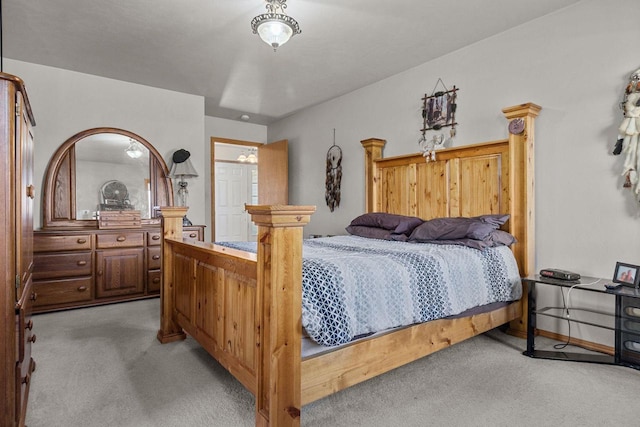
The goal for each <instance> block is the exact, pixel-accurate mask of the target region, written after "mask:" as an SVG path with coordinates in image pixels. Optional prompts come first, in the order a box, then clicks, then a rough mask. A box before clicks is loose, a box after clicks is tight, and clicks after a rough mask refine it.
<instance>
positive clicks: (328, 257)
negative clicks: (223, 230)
mask: <svg viewBox="0 0 640 427" xmlns="http://www.w3.org/2000/svg"><path fill="white" fill-rule="evenodd" d="M218 244H220V245H223V246H228V247H233V248H237V249H241V250H245V251H250V252H255V251H256V244H255V242H219V243H218ZM302 268H303V271H302V325H303V327H304V329H305V332H306V334H307V335H308V336H309V337H310V338H311V339H312V340H313V341H315V342H316V343H318V344H320V345H322V346H337V345H341V344H345V343H348V342H351V341H352V340H354V339H358V338H361V337H364V336H369V335H371V334H374V333H377V332H380V331H385V330H388V329H391V328H397V327H401V326H407V325H411V324H415V323H421V322H427V321H430V320H435V319H440V318H444V317H450V316H455V315H459V314H460V313H463V312H465V311H466V310H469V309H472V308H474V307H480V306H485V305H487V304H491V303H496V302H508V301H514V300H517V299H519V298H520V297H521V296H522V285H521V282H520V275H519V273H518V266H517V263H516V260H515V258H514V256H513V254H512V252H511V250H510V249H509V248H508V247H506V246H499V247H495V248H486V249H484V250H478V249H472V248H468V247H464V246H459V245H434V244H427V243H409V242H396V241H385V240H378V239H367V238H364V237H357V236H335V237H328V238H319V239H308V240H305V241H304V243H303V261H302Z"/></svg>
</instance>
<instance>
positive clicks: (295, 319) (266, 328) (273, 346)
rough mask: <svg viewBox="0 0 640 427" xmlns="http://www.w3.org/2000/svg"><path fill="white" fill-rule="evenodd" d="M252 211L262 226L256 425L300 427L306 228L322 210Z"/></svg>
mask: <svg viewBox="0 0 640 427" xmlns="http://www.w3.org/2000/svg"><path fill="white" fill-rule="evenodd" d="M246 210H247V212H249V214H250V215H251V220H252V221H253V222H255V223H256V225H257V226H258V274H257V281H258V283H257V286H256V288H257V293H258V296H257V305H258V307H257V310H258V318H259V324H260V332H259V341H258V342H259V347H258V365H257V372H256V376H257V387H256V425H257V426H273V427H275V426H278V427H280V426H283V427H299V426H300V409H301V408H302V399H301V394H302V392H301V388H302V372H301V363H302V360H301V359H302V357H301V352H302V232H303V227H304V226H305V225H306V224H308V223H309V220H310V219H311V214H313V213H314V212H315V210H316V208H315V206H288V205H287V206H285V205H275V206H265V205H262V206H249V205H247V206H246ZM272 260H277V261H278V262H271V261H272Z"/></svg>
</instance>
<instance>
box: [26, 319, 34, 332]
mask: <svg viewBox="0 0 640 427" xmlns="http://www.w3.org/2000/svg"><path fill="white" fill-rule="evenodd" d="M25 329H28V330H32V329H33V320H31V319H29V321H28V322H27V326H26V327H25Z"/></svg>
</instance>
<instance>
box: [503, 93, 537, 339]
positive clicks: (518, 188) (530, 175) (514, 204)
mask: <svg viewBox="0 0 640 427" xmlns="http://www.w3.org/2000/svg"><path fill="white" fill-rule="evenodd" d="M540 110H541V107H540V106H538V105H536V104H533V103H526V104H520V105H515V106H513V107H507V108H504V109H503V110H502V112H503V113H504V116H505V117H506V118H507V120H509V121H513V120H522V121H523V124H524V128H523V130H522V132H520V133H511V132H509V157H510V159H509V164H510V170H509V180H510V182H509V199H510V200H509V211H510V213H511V219H510V220H509V223H510V225H509V227H510V232H511V234H513V235H514V236H516V237H517V238H518V243H516V244H514V245H513V246H512V248H511V249H512V250H513V253H514V255H515V257H516V260H518V266H519V268H520V276H522V277H526V276H528V275H529V274H531V273H532V271H533V268H534V267H535V163H534V147H535V146H534V142H535V132H534V131H535V126H534V125H535V118H536V117H538V114H539V113H540ZM527 291H528V290H527V289H523V290H522V292H523V296H522V298H521V299H520V301H521V304H522V307H521V308H522V316H521V317H520V318H519V319H516V320H514V321H512V322H511V323H510V324H509V332H510V333H511V334H513V335H517V336H520V337H526V331H527V316H526V313H527V308H528V299H527V297H526V296H527Z"/></svg>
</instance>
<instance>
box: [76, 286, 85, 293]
mask: <svg viewBox="0 0 640 427" xmlns="http://www.w3.org/2000/svg"><path fill="white" fill-rule="evenodd" d="M86 290H87V287H86V286H78V292H84V291H86Z"/></svg>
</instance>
